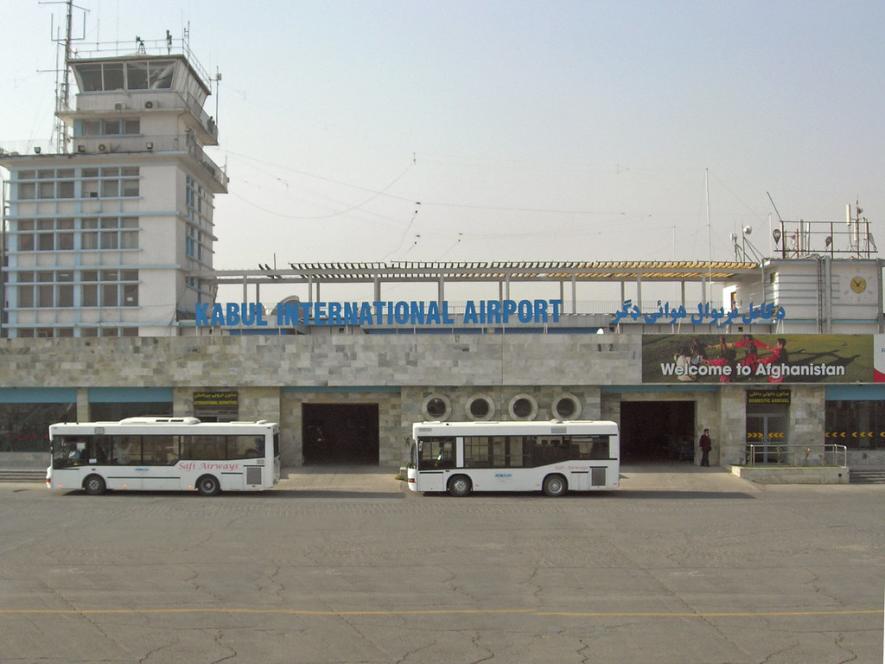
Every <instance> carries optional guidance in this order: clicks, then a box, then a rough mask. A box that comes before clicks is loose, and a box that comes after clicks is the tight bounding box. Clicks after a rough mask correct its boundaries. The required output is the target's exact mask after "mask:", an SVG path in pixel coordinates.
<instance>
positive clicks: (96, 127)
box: [83, 120, 101, 136]
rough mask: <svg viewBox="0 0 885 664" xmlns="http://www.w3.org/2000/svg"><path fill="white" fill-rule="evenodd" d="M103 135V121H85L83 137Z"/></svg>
mask: <svg viewBox="0 0 885 664" xmlns="http://www.w3.org/2000/svg"><path fill="white" fill-rule="evenodd" d="M100 134H101V121H100V120H84V121H83V135H84V136H99V135H100Z"/></svg>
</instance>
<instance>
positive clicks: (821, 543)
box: [0, 468, 885, 664]
mask: <svg viewBox="0 0 885 664" xmlns="http://www.w3.org/2000/svg"><path fill="white" fill-rule="evenodd" d="M624 475H625V477H624V479H623V482H622V483H623V487H622V489H621V490H620V491H613V492H607V493H603V494H586V495H574V496H573V495H569V496H567V497H564V498H559V499H551V498H544V497H541V496H536V495H526V494H507V495H475V496H470V497H468V498H461V499H458V498H450V497H448V496H444V495H424V496H422V495H415V494H412V493H410V492H408V490H404V485H401V484H400V483H399V482H397V481H396V480H394V479H393V476H392V471H390V472H388V471H380V472H379V471H375V472H366V471H363V472H345V471H335V472H330V471H325V470H323V471H313V472H307V473H298V474H295V475H292V476H290V477H289V478H288V479H287V480H285V481H284V482H282V483H281V485H280V488H279V489H277V490H274V491H272V492H266V493H263V494H246V495H234V494H230V495H221V496H218V497H214V498H201V497H198V496H196V495H190V494H183V493H174V494H165V493H130V494H125V493H124V494H108V495H105V496H99V497H92V496H86V495H85V494H82V493H80V492H59V493H50V492H49V491H47V490H46V489H44V488H42V487H41V486H38V485H24V484H21V485H16V484H5V485H0V662H3V663H5V662H64V663H75V662H127V663H128V662H141V663H149V664H160V663H163V662H176V663H177V662H187V663H210V662H238V663H239V662H256V663H262V664H263V663H269V662H287V663H288V662H301V663H308V662H373V663H374V662H391V663H393V662H400V663H405V662H413V663H427V662H445V663H460V662H463V663H468V662H473V663H476V662H556V663H560V662H562V663H566V662H606V663H608V662H662V663H669V662H672V663H674V664H689V663H694V662H698V663H705V664H706V663H726V662H728V663H735V664H738V663H739V664H743V663H751V662H752V663H758V664H762V663H765V664H778V663H785V662H802V663H807V662H814V663H817V662H825V663H829V662H832V663H836V662H880V661H882V641H883V634H882V627H883V614H882V608H883V582H885V528H883V516H882V515H883V514H885V510H883V508H885V486H876V485H860V486H854V485H849V486H827V487H802V486H791V487H757V486H755V485H752V484H750V483H748V482H745V481H743V480H740V479H737V478H735V477H732V476H730V475H728V474H725V473H723V472H718V471H716V470H715V469H712V470H707V469H703V470H700V469H688V470H687V472H677V473H672V472H662V471H661V469H654V468H652V469H645V468H633V469H631V468H627V469H625V470H624Z"/></svg>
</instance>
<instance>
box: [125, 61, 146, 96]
mask: <svg viewBox="0 0 885 664" xmlns="http://www.w3.org/2000/svg"><path fill="white" fill-rule="evenodd" d="M126 77H127V78H128V79H129V80H128V83H129V85H128V86H127V87H128V88H129V89H130V90H147V86H148V75H147V62H129V63H127V64H126Z"/></svg>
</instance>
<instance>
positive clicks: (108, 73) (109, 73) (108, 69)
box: [104, 63, 126, 90]
mask: <svg viewBox="0 0 885 664" xmlns="http://www.w3.org/2000/svg"><path fill="white" fill-rule="evenodd" d="M125 87H126V86H125V85H124V84H123V64H122V63H105V65H104V89H105V90H123V89H124V88H125Z"/></svg>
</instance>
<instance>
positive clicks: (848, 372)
mask: <svg viewBox="0 0 885 664" xmlns="http://www.w3.org/2000/svg"><path fill="white" fill-rule="evenodd" d="M642 382H643V383H857V382H861V383H871V382H873V335H871V334H782V335H777V334H761V335H752V334H724V335H719V334H698V335H692V334H653V335H648V334H646V335H643V336H642Z"/></svg>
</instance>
